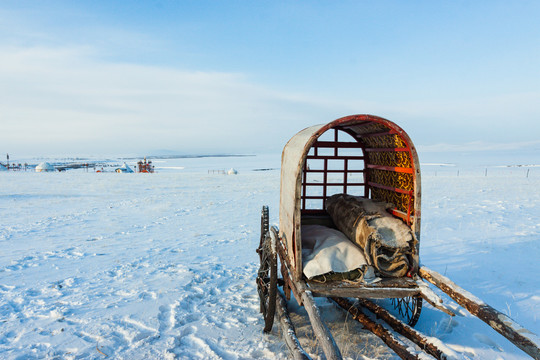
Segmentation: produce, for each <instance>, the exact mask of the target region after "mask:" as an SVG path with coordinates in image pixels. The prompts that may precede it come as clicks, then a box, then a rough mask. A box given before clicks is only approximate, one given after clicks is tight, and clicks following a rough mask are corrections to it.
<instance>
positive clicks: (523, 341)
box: [419, 266, 540, 360]
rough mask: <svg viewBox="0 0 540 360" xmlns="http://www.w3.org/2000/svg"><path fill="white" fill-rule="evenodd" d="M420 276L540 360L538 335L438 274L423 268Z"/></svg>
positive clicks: (539, 339)
mask: <svg viewBox="0 0 540 360" xmlns="http://www.w3.org/2000/svg"><path fill="white" fill-rule="evenodd" d="M419 274H420V276H421V277H422V278H424V279H426V280H427V281H429V282H430V283H432V284H433V285H435V286H437V287H438V288H439V289H441V290H442V291H444V292H445V293H446V294H448V296H450V297H451V298H452V299H454V300H455V301H456V302H457V303H458V304H459V305H461V306H463V307H464V308H465V309H467V311H468V312H470V313H471V314H472V315H474V316H476V317H478V318H479V319H480V320H482V321H484V322H485V323H486V324H488V325H489V326H491V327H492V328H493V329H495V331H497V332H498V333H499V334H501V335H503V336H504V337H506V338H507V339H508V340H510V342H512V343H513V344H514V345H516V346H517V347H518V348H520V349H521V350H523V351H524V352H526V353H527V354H528V355H530V356H532V357H533V358H534V359H536V360H540V338H539V337H538V335H536V334H534V333H532V332H530V331H529V330H527V329H525V328H523V327H522V326H521V325H519V324H518V323H516V322H515V321H514V320H512V319H511V318H509V317H508V316H506V315H504V314H503V313H501V312H499V311H498V310H496V309H494V308H492V307H491V306H489V305H488V304H486V303H484V302H483V301H482V300H480V299H478V298H477V297H476V296H474V295H472V294H471V293H469V292H468V291H466V290H464V289H462V288H461V287H459V286H458V285H456V284H455V283H454V282H452V281H451V280H450V279H448V278H447V277H445V276H443V275H441V274H439V273H438V272H436V271H433V270H431V269H429V268H426V267H425V266H422V267H421V268H420V270H419Z"/></svg>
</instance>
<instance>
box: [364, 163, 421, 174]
mask: <svg viewBox="0 0 540 360" xmlns="http://www.w3.org/2000/svg"><path fill="white" fill-rule="evenodd" d="M367 167H368V168H370V169H377V170H386V171H394V172H399V173H405V174H413V173H414V169H413V168H403V167H395V166H383V165H372V164H368V165H367Z"/></svg>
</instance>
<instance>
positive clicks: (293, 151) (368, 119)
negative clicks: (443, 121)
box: [279, 115, 420, 238]
mask: <svg viewBox="0 0 540 360" xmlns="http://www.w3.org/2000/svg"><path fill="white" fill-rule="evenodd" d="M336 128H337V129H339V130H342V131H345V132H346V133H348V134H349V135H351V136H352V137H353V138H355V139H356V141H358V142H360V143H363V140H362V139H363V138H364V137H365V136H373V133H374V132H377V131H382V132H384V131H385V132H390V133H391V134H397V135H399V136H400V138H401V139H402V140H403V142H404V143H405V144H406V147H407V150H408V151H410V153H411V155H412V157H413V158H414V159H413V163H414V164H413V167H418V157H417V154H416V149H415V148H414V145H413V143H412V141H411V139H410V138H409V136H408V135H407V133H406V132H405V131H404V130H403V129H401V128H400V127H399V126H398V125H396V124H395V123H393V122H391V121H390V120H387V119H384V118H381V117H378V116H374V115H351V116H346V117H342V118H339V119H337V120H334V121H332V122H330V123H327V124H320V125H314V126H311V127H308V128H305V129H304V130H302V131H300V132H298V133H297V134H296V135H294V136H293V137H292V138H291V139H290V140H289V141H288V142H287V144H286V145H285V147H284V148H283V153H282V156H281V184H280V185H281V189H280V193H281V194H280V211H279V217H280V233H281V234H284V235H286V236H287V237H288V238H291V237H292V236H294V235H293V234H294V233H295V232H297V231H296V230H299V229H295V228H296V227H299V226H300V219H299V215H300V194H301V185H302V181H301V174H302V169H303V166H304V163H305V161H306V157H307V155H308V153H309V150H310V149H311V147H312V146H313V144H314V143H315V142H316V141H317V139H318V138H319V137H320V136H321V135H322V134H324V133H325V132H326V131H328V130H331V129H336ZM377 129H380V130H377ZM368 133H369V135H367V134H368ZM413 170H414V173H418V175H419V169H417V168H415V169H413ZM415 175H416V174H415ZM415 177H416V176H415ZM418 180H419V179H418ZM419 185H420V184H418V189H417V191H418V192H419V190H420V189H419ZM291 220H292V221H291Z"/></svg>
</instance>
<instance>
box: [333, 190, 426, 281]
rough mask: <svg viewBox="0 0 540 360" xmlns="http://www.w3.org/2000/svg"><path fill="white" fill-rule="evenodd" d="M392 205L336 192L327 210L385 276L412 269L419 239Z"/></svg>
mask: <svg viewBox="0 0 540 360" xmlns="http://www.w3.org/2000/svg"><path fill="white" fill-rule="evenodd" d="M390 207H391V204H388V203H383V202H378V201H373V200H370V199H366V198H363V197H359V196H351V195H347V194H336V195H333V196H331V197H330V198H328V199H327V200H326V211H327V212H328V214H329V215H330V217H331V218H332V220H333V221H334V224H335V225H336V227H337V228H338V229H339V230H340V231H341V232H343V233H344V234H345V235H346V236H347V237H348V238H349V239H350V240H351V241H353V242H354V243H355V244H357V245H358V246H359V247H360V248H361V249H362V250H363V252H364V255H365V258H366V260H367V262H368V264H369V265H372V266H373V267H374V268H375V269H377V270H378V272H379V273H380V275H381V276H384V277H403V276H405V275H406V274H407V272H408V271H409V269H410V268H411V259H412V257H411V256H412V252H413V249H415V246H416V239H415V237H414V234H413V233H412V231H411V229H410V228H409V227H408V226H407V225H405V224H404V223H403V222H402V221H401V220H399V219H396V218H394V217H393V216H392V215H390V214H389V213H388V212H387V211H386V210H387V209H388V208H390Z"/></svg>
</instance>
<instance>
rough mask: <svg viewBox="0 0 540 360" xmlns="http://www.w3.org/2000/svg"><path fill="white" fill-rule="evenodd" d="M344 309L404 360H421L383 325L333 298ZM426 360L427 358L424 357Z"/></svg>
mask: <svg viewBox="0 0 540 360" xmlns="http://www.w3.org/2000/svg"><path fill="white" fill-rule="evenodd" d="M332 300H334V301H335V302H336V304H338V305H339V306H341V307H342V308H343V309H345V310H347V311H348V312H349V313H350V314H351V315H352V317H353V319H355V320H357V321H358V322H360V323H361V324H362V325H363V326H364V328H365V329H366V330H369V331H371V332H372V333H374V334H375V335H377V336H378V337H380V338H381V339H382V341H384V343H385V344H386V345H388V347H389V348H390V349H392V350H394V352H395V353H396V354H397V355H398V356H399V357H400V358H402V359H406V360H413V359H419V357H418V355H416V354H413V353H411V352H410V351H409V350H408V346H407V345H405V344H404V343H403V342H401V341H400V340H399V339H397V338H396V337H395V336H394V335H392V333H390V332H389V331H388V330H386V329H385V328H384V327H383V326H382V325H381V324H377V323H375V322H374V321H373V320H371V319H370V318H369V317H368V316H367V315H365V314H364V313H363V312H362V310H360V309H359V308H358V307H356V306H354V305H353V304H352V303H351V302H350V301H349V300H347V299H344V298H332ZM424 359H425V357H424Z"/></svg>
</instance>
